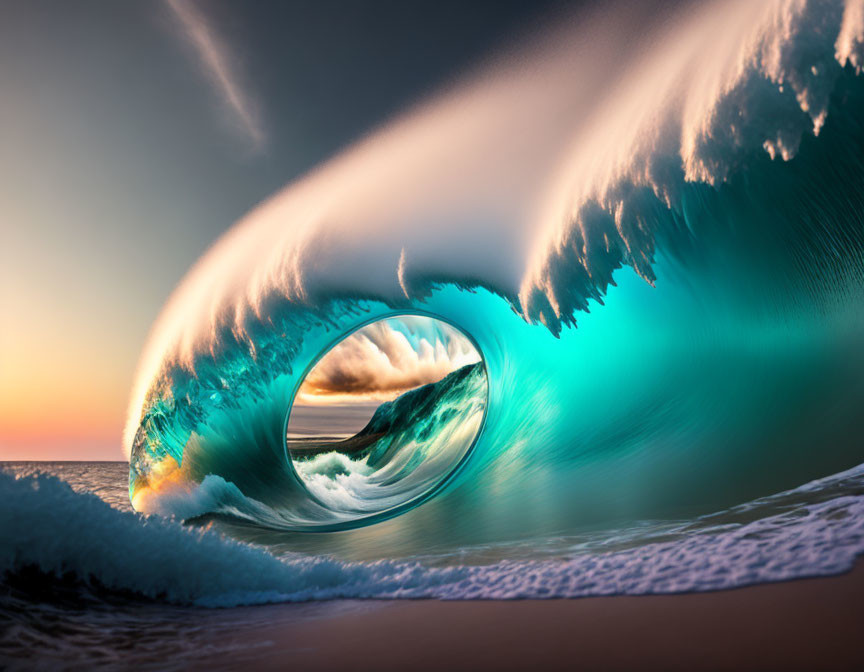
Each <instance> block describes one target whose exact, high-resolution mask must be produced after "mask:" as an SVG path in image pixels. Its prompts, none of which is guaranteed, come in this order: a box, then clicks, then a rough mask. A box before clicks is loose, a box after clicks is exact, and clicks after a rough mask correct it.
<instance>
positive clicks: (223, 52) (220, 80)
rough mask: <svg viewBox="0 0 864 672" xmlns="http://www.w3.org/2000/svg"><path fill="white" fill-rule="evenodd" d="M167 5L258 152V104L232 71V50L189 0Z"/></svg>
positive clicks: (260, 132) (260, 131)
mask: <svg viewBox="0 0 864 672" xmlns="http://www.w3.org/2000/svg"><path fill="white" fill-rule="evenodd" d="M165 2H166V4H167V5H168V7H169V8H170V9H171V11H172V12H173V13H174V15H175V17H176V18H177V20H178V22H179V23H180V26H181V28H182V30H183V33H184V35H185V37H186V38H187V39H188V40H189V42H190V43H191V44H192V46H193V47H194V48H195V51H196V52H197V53H198V57H199V58H200V60H201V64H202V66H203V67H204V70H205V71H206V73H207V75H208V76H209V77H210V79H211V80H212V82H213V85H214V87H215V88H216V91H217V93H218V94H219V96H220V98H222V100H223V102H224V104H225V106H226V108H227V109H228V110H229V111H230V113H231V116H232V117H233V120H234V122H235V123H236V125H237V127H238V128H239V130H241V131H242V132H243V134H244V135H246V136H247V137H248V138H249V140H250V142H251V143H252V146H253V149H254V150H255V151H259V150H260V149H262V147H263V145H264V140H265V138H264V130H263V128H262V126H261V121H260V119H259V116H258V112H257V105H256V103H255V101H254V99H253V98H252V97H251V96H250V95H249V93H248V92H247V91H245V90H244V88H243V86H242V85H241V84H240V82H239V80H238V78H237V74H236V72H234V71H233V70H232V67H231V61H232V56H231V52H230V50H229V49H228V48H227V47H226V46H225V44H223V43H222V42H221V41H220V40H219V39H218V37H217V36H216V34H215V33H214V32H213V29H212V27H211V26H210V24H209V23H208V22H207V20H206V19H205V17H204V16H203V15H202V13H201V12H200V11H199V10H198V9H197V8H196V7H195V5H194V4H193V3H192V2H191V1H190V0H165Z"/></svg>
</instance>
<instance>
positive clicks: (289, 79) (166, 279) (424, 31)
mask: <svg viewBox="0 0 864 672" xmlns="http://www.w3.org/2000/svg"><path fill="white" fill-rule="evenodd" d="M557 4H560V3H557V2H545V3H544V2H536V1H535V2H515V1H514V2H505V1H503V0H501V1H497V0H489V1H487V2H473V3H471V5H470V7H463V6H462V5H463V3H461V2H459V1H457V0H448V1H442V0H434V1H432V0H422V1H421V0H414V1H412V2H410V3H405V2H401V1H399V0H374V1H372V0H370V1H368V2H335V1H323V2H320V1H314V0H309V1H303V2H287V1H286V2H256V3H239V2H236V3H231V2H227V1H225V0H219V1H217V0H213V1H211V2H195V3H192V2H188V1H186V0H167V1H165V2H137V3H131V2H127V3H117V2H110V1H108V0H103V1H102V2H93V1H85V0H82V1H81V2H76V3H75V5H74V11H73V10H72V9H71V8H63V10H60V9H58V3H57V2H55V1H42V0H0V146H2V148H3V149H2V152H0V235H2V238H0V311H2V322H0V460H10V459H15V460H20V459H122V451H121V448H120V434H121V431H122V426H123V423H124V420H125V417H124V416H125V410H126V405H127V402H128V399H129V388H130V386H131V382H132V377H133V373H134V370H135V366H136V362H137V358H138V355H139V352H140V350H141V347H142V345H143V344H144V342H145V339H146V337H147V333H148V329H149V327H150V325H151V324H152V322H153V320H154V319H155V317H156V316H157V314H158V312H159V309H160V307H161V306H162V305H163V303H164V302H165V300H166V298H167V297H168V295H169V294H170V292H171V290H172V289H173V288H174V286H175V285H176V284H177V283H178V281H179V280H180V279H181V277H182V276H183V274H184V272H185V271H186V270H187V269H188V268H189V266H190V265H191V264H192V263H193V262H194V261H195V260H196V259H197V258H198V257H199V256H200V255H201V253H202V252H204V251H205V250H206V249H207V247H208V246H209V245H210V244H212V242H213V241H214V240H215V238H216V237H218V236H219V234H221V233H222V232H223V231H225V230H226V229H227V228H228V227H229V226H230V225H231V224H232V223H233V222H234V221H236V220H237V219H238V218H239V217H241V216H242V215H243V214H244V213H245V212H247V211H248V210H249V209H250V208H252V207H253V206H254V205H255V204H256V203H259V202H260V201H261V200H263V199H264V198H266V197H267V196H269V195H270V194H272V193H273V192H275V191H276V190H277V189H279V188H280V187H282V186H283V185H285V184H286V183H288V182H290V181H291V180H293V179H294V178H296V177H298V176H299V175H301V174H303V173H304V172H305V171H307V170H308V169H309V168H311V167H312V166H314V165H315V164H317V163H319V162H320V161H322V160H324V159H325V158H327V157H328V156H330V155H332V154H333V153H335V152H336V151H337V150H339V149H340V148H341V147H344V146H345V145H347V144H349V143H350V142H351V141H352V140H355V139H357V138H359V137H361V136H362V135H363V134H364V133H366V132H368V131H369V130H370V129H372V128H374V127H376V126H378V125H380V124H382V123H384V122H385V121H386V120H387V119H389V118H391V117H392V116H393V115H394V114H396V113H397V112H398V111H399V110H401V109H404V108H405V107H406V106H408V105H410V104H412V103H413V102H415V101H417V100H418V99H422V98H423V97H424V96H425V95H428V94H430V93H431V92H433V91H434V90H435V89H436V88H438V87H441V86H443V85H446V84H447V82H449V81H451V80H452V79H453V78H455V77H456V76H458V75H459V74H460V73H461V72H463V71H464V70H465V69H467V68H470V67H471V66H472V65H474V64H476V63H477V62H478V61H479V60H480V59H481V58H482V57H483V56H484V55H485V54H487V53H489V52H490V51H492V50H493V49H494V48H495V47H496V46H497V45H499V44H506V43H507V42H508V41H510V40H512V39H513V38H514V37H517V36H520V35H522V34H523V33H524V32H525V31H526V30H528V29H530V27H531V26H532V25H533V24H534V22H535V21H538V20H540V17H541V15H546V13H548V12H549V11H550V8H551V7H552V6H553V5H557ZM493 8H494V11H493Z"/></svg>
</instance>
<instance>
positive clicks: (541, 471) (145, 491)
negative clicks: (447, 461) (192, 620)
mask: <svg viewBox="0 0 864 672" xmlns="http://www.w3.org/2000/svg"><path fill="white" fill-rule="evenodd" d="M862 6H864V5H862V3H861V2H860V1H855V2H853V1H849V2H845V3H844V2H840V1H834V0H821V1H816V0H813V1H809V2H807V1H804V0H801V1H797V2H793V1H788V2H785V1H776V2H743V1H742V2H716V3H710V4H708V5H700V6H699V7H695V8H694V7H690V6H683V7H679V8H678V9H677V10H676V12H675V13H674V15H673V16H671V17H670V16H669V15H668V12H660V13H659V14H660V18H656V17H655V18H652V12H651V9H652V8H651V7H645V8H641V9H639V10H634V12H633V13H629V14H628V13H625V12H623V10H621V9H620V8H619V9H608V8H607V9H605V10H604V11H603V12H600V13H597V14H595V15H587V16H581V17H577V18H576V19H574V20H573V21H570V22H568V23H567V25H566V26H565V27H564V28H563V29H559V30H558V31H557V32H554V33H552V34H550V35H549V36H546V38H545V39H544V40H541V41H539V43H537V44H534V45H532V46H529V47H527V48H526V49H525V50H524V51H523V52H521V53H519V54H516V55H510V56H507V57H503V58H501V59H499V60H498V61H496V62H495V63H493V64H492V65H491V66H490V67H489V68H488V69H486V70H484V71H483V72H481V73H480V74H479V75H478V76H476V77H475V78H473V79H471V80H470V81H468V82H466V83H464V84H461V85H458V86H455V87H453V88H452V89H451V90H450V91H448V92H447V93H445V94H444V95H442V96H441V97H440V98H438V99H435V100H433V101H431V102H429V103H427V104H425V105H422V106H420V107H419V108H417V109H416V110H414V111H413V112H411V113H410V114H408V115H407V116H406V117H405V118H404V119H403V120H401V121H397V122H394V123H393V124H391V125H390V126H388V127H386V128H384V129H382V130H381V131H379V132H377V133H375V134H373V135H370V136H369V137H368V138H366V139H364V140H363V141H362V142H360V143H358V144H357V145H356V146H355V147H353V148H350V149H349V150H347V151H346V152H345V153H344V154H342V155H341V156H339V157H336V158H335V159H333V160H332V161H330V162H329V163H327V164H325V165H324V166H322V167H320V168H318V169H317V170H315V171H313V172H312V173H311V174H310V175H309V176H308V177H306V178H304V179H302V180H301V181H299V182H298V183H296V184H294V185H291V186H289V187H288V188H286V190H285V191H283V192H282V193H280V194H278V195H276V196H275V197H274V198H273V199H271V200H270V201H269V202H267V203H265V204H264V205H262V206H261V207H259V208H258V209H257V210H255V211H254V212H252V213H251V214H250V215H249V216H248V217H247V218H246V219H245V220H243V221H242V222H240V223H239V224H238V225H237V226H236V227H235V228H233V229H232V230H231V231H229V232H228V233H227V234H226V235H225V236H224V237H223V238H222V239H221V240H220V241H219V242H218V243H217V244H216V245H215V246H214V247H213V249H212V250H211V251H210V252H208V254H207V255H206V256H205V257H204V258H203V259H202V260H201V261H200V262H199V263H198V264H197V265H196V266H195V267H194V268H193V270H192V271H191V272H190V274H189V275H188V277H187V278H186V279H185V280H184V282H183V284H182V285H181V286H180V287H179V288H178V290H177V291H176V292H175V294H174V296H173V297H172V299H171V300H170V302H169V304H168V305H167V306H166V308H165V310H164V312H163V314H162V316H161V317H160V318H159V321H158V322H157V324H156V326H155V327H154V331H153V334H152V337H151V340H150V342H149V344H148V346H147V348H146V350H145V353H144V355H143V357H142V364H141V369H140V371H139V375H138V381H137V383H136V387H135V390H134V391H133V399H132V403H131V406H130V413H129V424H128V426H127V432H126V448H127V450H129V451H130V456H131V474H130V493H131V495H132V499H133V503H134V504H135V506H136V507H137V508H139V510H144V511H148V512H160V513H166V514H171V515H176V516H179V517H182V518H189V517H195V516H202V515H206V514H216V515H219V516H230V517H234V518H236V519H241V520H244V521H247V522H250V523H254V524H257V525H263V526H268V527H275V528H278V529H282V530H299V529H306V528H307V527H308V525H309V524H314V525H319V526H320V525H324V526H325V527H327V529H341V528H342V527H345V528H347V527H350V526H353V524H352V525H347V524H346V525H343V524H342V522H343V521H340V520H339V519H338V517H337V519H333V518H332V512H329V511H327V510H326V508H327V507H323V508H322V507H321V505H320V504H321V503H320V502H319V501H316V499H315V497H312V496H310V492H311V491H310V489H309V487H308V483H307V482H304V479H303V477H302V475H301V474H298V472H297V470H296V469H295V468H294V466H293V465H292V463H291V460H290V459H288V457H287V455H286V447H285V433H284V427H285V425H284V423H285V416H286V413H287V411H288V408H289V406H290V404H291V401H292V398H293V391H294V390H296V389H297V386H298V385H299V384H300V383H301V382H302V378H303V375H304V373H305V371H306V370H307V369H308V366H309V365H310V363H311V362H313V361H315V360H316V359H317V358H318V357H319V356H320V354H321V353H322V352H324V351H325V350H327V349H328V348H329V347H330V346H331V345H332V344H333V343H334V342H335V341H337V340H339V339H340V338H341V337H342V336H343V335H344V334H346V333H348V332H350V331H352V330H354V329H356V328H357V327H358V326H360V325H362V324H366V323H368V322H370V321H373V320H376V319H383V318H386V317H388V316H392V315H397V314H404V313H414V312H418V313H422V314H428V315H432V316H435V317H439V318H442V319H444V320H446V321H448V322H450V323H452V324H454V325H456V326H458V327H459V328H460V329H461V330H463V331H464V332H465V333H467V334H469V335H471V336H472V337H473V339H474V341H475V342H476V344H477V346H478V349H479V351H480V352H481V354H482V356H483V359H484V363H485V366H486V371H487V374H488V408H487V410H486V419H485V426H484V429H483V431H482V433H481V435H480V437H479V438H478V440H477V443H476V445H475V447H474V448H473V450H472V451H471V454H470V456H469V458H468V459H467V460H466V463H465V464H464V465H463V468H462V469H461V470H460V472H459V473H458V475H457V476H456V477H454V478H452V479H450V480H449V481H448V482H447V484H446V487H444V488H442V490H441V491H440V492H439V493H438V494H437V495H436V496H435V497H434V498H432V499H430V500H428V501H427V503H426V504H425V505H424V506H423V507H419V508H412V509H411V510H410V511H409V510H405V511H404V512H403V515H401V516H399V517H397V518H393V519H390V520H386V521H384V522H381V523H380V525H378V526H376V530H377V531H376V532H370V531H368V530H365V531H364V530H362V529H357V530H352V531H351V532H348V533H346V535H347V536H342V537H339V540H334V539H328V538H325V537H319V538H318V539H316V540H314V541H309V540H304V541H297V544H298V545H299V546H303V545H304V544H305V545H307V546H308V547H309V548H312V547H313V546H314V550H316V551H317V550H324V551H327V550H332V548H337V547H338V550H339V552H342V553H344V554H346V555H347V556H351V557H356V558H365V557H371V555H374V554H375V553H393V554H403V555H412V554H415V553H419V552H421V551H422V550H423V548H424V544H426V545H430V546H441V545H443V546H447V547H458V546H459V545H461V544H464V543H466V542H467V541H469V540H470V542H471V543H497V542H502V541H513V540H516V539H520V538H526V537H527V536H529V535H537V534H544V533H548V534H559V533H561V531H562V530H565V531H573V530H577V529H583V528H585V527H591V526H596V525H599V524H603V525H609V524H621V523H622V521H631V522H632V521H636V520H645V519H660V518H666V519H689V518H690V517H692V516H699V515H707V514H709V513H711V512H713V511H718V510H723V509H726V508H728V507H731V506H734V505H736V504H740V503H741V502H744V501H748V500H752V499H755V498H760V497H765V496H768V495H770V494H771V493H774V492H778V491H782V490H788V489H790V488H794V487H796V486H798V485H799V484H800V483H803V482H806V481H809V480H812V479H814V478H821V477H825V476H827V475H829V474H832V473H835V472H839V471H842V470H844V469H848V468H850V467H852V466H854V465H856V464H859V463H861V462H862V461H864V454H862V452H861V446H860V440H859V438H858V437H859V430H860V427H859V424H860V423H859V421H858V420H857V418H858V417H859V415H860V410H861V408H862V407H864V353H862V352H861V351H860V347H859V344H860V342H861V339H862V336H864V311H862V306H864V302H862V299H864V224H862V213H864V165H862V162H864V129H862V125H861V121H860V120H861V119H862V118H864V114H862V112H864V83H862V81H864V80H862V78H861V76H860V74H861V73H860V70H861V68H862V64H864V41H862V40H864V9H862ZM653 9H655V10H656V9H658V8H657V7H654V8H653ZM646 280H647V281H648V282H645V281H646ZM600 304H603V305H602V307H600ZM589 309H590V310H589ZM577 319H578V326H579V328H578V329H575V326H576V322H577ZM538 323H540V324H538ZM331 466H332V465H331ZM345 466H346V465H345V464H343V465H342V467H345ZM348 466H350V465H348ZM307 481H308V479H307ZM355 494H356V493H355ZM424 501H425V500H424ZM418 503H419V500H418ZM352 506H353V507H360V508H362V507H363V506H364V504H363V502H358V501H356V499H355V501H354V502H353V503H352ZM409 531H410V534H409ZM382 540H383V541H382ZM373 549H374V550H373ZM370 554H371V555H370Z"/></svg>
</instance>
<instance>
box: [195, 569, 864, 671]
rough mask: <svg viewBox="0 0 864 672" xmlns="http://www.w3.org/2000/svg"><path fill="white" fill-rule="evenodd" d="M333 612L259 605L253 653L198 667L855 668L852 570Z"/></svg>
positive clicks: (862, 644) (859, 639)
mask: <svg viewBox="0 0 864 672" xmlns="http://www.w3.org/2000/svg"><path fill="white" fill-rule="evenodd" d="M350 604H353V605H354V608H351V607H350ZM343 606H346V607H349V608H346V609H342V610H341V611H339V613H336V614H335V615H332V616H323V617H319V618H312V619H301V620H297V618H296V617H294V616H292V615H291V612H292V607H291V606H287V605H285V606H281V607H280V606H278V605H274V606H272V607H259V608H258V610H259V611H258V613H257V616H258V617H259V619H257V620H258V622H259V623H260V622H261V620H260V619H261V617H265V618H264V620H265V621H266V622H267V625H264V626H263V627H261V628H259V629H257V630H255V631H254V633H252V634H251V637H253V638H254V639H255V642H254V644H255V648H254V650H249V651H248V652H247V653H248V655H240V656H238V657H237V658H233V657H232V658H231V659H225V658H224V657H222V658H221V659H220V658H216V659H209V660H208V659H206V657H205V658H204V659H203V660H201V668H200V669H210V670H213V669H250V670H251V669H255V670H259V669H260V670H286V669H292V670H352V671H353V670H378V671H386V670H394V671H397V670H398V671H399V672H406V671H409V670H544V671H546V670H686V671H687V672H690V671H693V670H861V669H864V563H862V562H859V563H858V565H857V566H856V568H855V569H854V570H853V571H852V572H850V573H848V574H844V575H841V576H835V577H827V578H816V579H801V580H796V581H789V582H783V583H775V584H762V585H759V586H752V587H747V588H740V589H735V590H727V591H718V592H713V593H691V594H682V595H662V596H659V595H658V596H640V597H599V598H584V599H577V600H524V601H510V602H493V601H475V602H455V601H454V602H444V601H434V600H417V601H393V602H377V603H376V602H365V603H344V605H343ZM261 610H267V611H270V612H271V613H269V614H267V613H266V611H261ZM242 637H243V639H244V640H245V639H247V638H248V637H250V632H249V631H246V632H244V633H243V634H242ZM244 643H245V644H246V645H249V644H252V642H249V641H248V640H247V641H245V642H244Z"/></svg>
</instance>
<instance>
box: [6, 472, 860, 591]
mask: <svg viewBox="0 0 864 672" xmlns="http://www.w3.org/2000/svg"><path fill="white" fill-rule="evenodd" d="M844 479H845V480H844ZM862 481H864V468H860V467H859V468H858V469H856V470H853V471H851V472H847V473H846V474H841V475H838V476H836V477H832V478H831V479H826V480H825V481H817V482H814V483H812V484H808V485H807V486H804V487H802V488H799V489H798V490H797V491H792V493H785V494H783V495H779V496H775V497H774V498H768V499H767V500H765V501H763V502H756V503H753V504H752V505H748V506H745V507H741V511H742V512H743V511H745V510H746V511H750V510H752V509H753V508H754V506H773V507H774V509H775V510H776V511H777V512H776V513H775V514H774V515H770V516H768V517H765V518H761V519H758V520H755V521H753V522H748V523H745V524H733V523H726V524H723V525H714V526H706V525H702V526H694V527H693V530H692V531H690V532H688V533H686V534H682V536H681V537H680V538H679V539H678V540H676V541H670V542H664V543H654V544H647V545H642V546H638V547H636V548H631V549H629V550H625V551H620V552H605V553H603V552H594V553H582V554H579V555H575V556H573V557H571V558H569V559H565V560H544V561H522V562H512V561H503V562H497V563H495V564H491V565H485V566H453V567H428V566H425V565H424V564H422V563H420V562H393V561H379V562H370V563H348V562H340V561H338V560H335V559H329V558H322V557H298V556H292V557H291V558H286V559H281V560H280V559H278V558H276V557H274V556H273V555H271V554H270V553H268V552H267V551H266V550H264V549H262V548H257V547H253V546H250V545H246V544H242V543H239V542H236V541H231V540H228V539H225V538H223V537H222V536H220V535H219V534H217V533H216V532H214V531H199V530H194V529H190V528H187V527H183V526H182V525H180V524H177V523H174V522H171V521H168V520H165V519H161V518H160V519H156V518H145V517H142V516H140V515H138V514H134V513H128V512H123V511H118V510H116V509H112V508H111V507H110V506H108V505H107V504H105V503H104V502H102V501H101V500H100V499H99V498H98V497H96V496H95V495H88V494H79V493H75V492H74V491H73V490H72V489H71V488H70V487H69V486H68V485H67V484H65V483H63V482H62V481H59V480H58V479H56V478H54V477H52V476H44V475H43V476H36V477H21V478H15V477H13V476H12V475H10V474H7V473H3V472H0V498H2V500H3V502H4V505H3V507H2V508H0V573H6V572H12V573H14V572H16V571H19V570H21V569H22V568H24V567H28V566H35V567H38V568H39V569H40V570H41V571H43V572H45V573H49V574H54V575H58V576H60V575H64V574H72V575H74V576H75V577H77V578H78V579H79V580H81V581H84V582H93V581H97V582H98V583H99V584H101V585H103V586H105V587H106V588H109V589H115V590H126V591H132V592H134V593H137V594H140V595H143V596H147V597H151V598H159V599H164V600H166V601H169V602H173V603H181V604H189V603H193V604H198V605H202V606H232V605H239V604H258V603H264V602H279V601H305V600H316V599H318V600H320V599H335V598H389V599H396V598H424V597H427V598H443V599H516V598H551V597H584V596H592V595H617V594H627V595H637V594H646V593H674V592H681V591H698V590H714V589H719V588H731V587H735V586H742V585H747V584H752V583H759V582H765V581H778V580H783V579H790V578H795V577H802V576H814V575H824V574H833V573H838V572H842V571H845V570H848V569H850V568H851V567H852V565H853V563H854V562H855V559H856V557H857V556H858V555H859V554H861V553H862V552H864V496H862V495H860V494H843V493H844V492H852V493H857V492H860V489H861V488H860V486H861V483H862ZM849 482H851V483H852V485H853V486H854V487H852V488H851V489H850V488H846V489H845V490H844V489H843V487H840V488H838V487H837V484H838V483H840V484H841V486H842V485H843V483H849ZM830 488H835V491H836V492H837V493H838V496H834V497H832V498H830V499H826V500H823V501H819V502H818V503H814V504H808V503H806V501H807V499H808V498H809V499H810V500H815V499H818V497H817V498H814V497H813V493H814V492H817V491H824V492H827V491H829V490H830ZM798 495H801V497H798ZM796 497H797V499H796ZM793 500H794V501H797V502H798V503H789V502H790V501H793ZM734 512H735V511H734V510H733V513H734Z"/></svg>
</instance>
